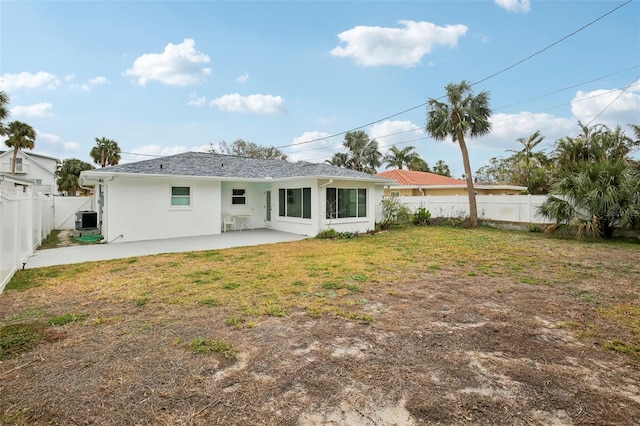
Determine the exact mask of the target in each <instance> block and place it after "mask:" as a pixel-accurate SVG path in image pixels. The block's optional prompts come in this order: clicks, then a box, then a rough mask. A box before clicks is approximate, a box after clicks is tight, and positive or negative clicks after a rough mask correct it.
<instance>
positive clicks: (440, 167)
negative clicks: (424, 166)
mask: <svg viewBox="0 0 640 426" xmlns="http://www.w3.org/2000/svg"><path fill="white" fill-rule="evenodd" d="M433 173H435V174H437V175H441V176H448V177H451V170H450V169H449V166H448V165H447V163H445V162H444V161H442V160H438V162H437V163H436V165H435V167H434V168H433Z"/></svg>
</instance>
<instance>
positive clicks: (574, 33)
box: [471, 0, 633, 86]
mask: <svg viewBox="0 0 640 426" xmlns="http://www.w3.org/2000/svg"><path fill="white" fill-rule="evenodd" d="M632 1H633V0H627V1H626V2H625V3H622V4H621V5H619V6H617V7H615V8H613V9H611V10H610V11H609V12H607V13H605V14H604V15H601V16H599V17H597V18H596V19H594V20H593V21H591V22H589V23H588V24H586V25H583V26H582V27H580V28H578V29H577V30H575V31H574V32H572V33H570V34H568V35H566V36H564V37H562V38H561V39H560V40H558V41H556V42H554V43H551V44H550V45H548V46H547V47H545V48H543V49H540V50H538V51H537V52H535V53H532V54H531V55H529V56H527V57H526V58H524V59H521V60H519V61H518V62H516V63H514V64H513V65H509V66H508V67H506V68H503V69H502V70H500V71H498V72H495V73H493V74H491V75H490V76H488V77H485V78H483V79H482V80H479V81H476V82H475V83H472V84H471V86H475V85H476V84H480V83H482V82H483V81H487V80H489V79H490V78H493V77H496V76H498V75H500V74H502V73H504V72H506V71H509V70H510V69H512V68H515V67H517V66H518V65H520V64H522V63H524V62H526V61H528V60H529V59H532V58H533V57H535V56H538V55H539V54H541V53H543V52H545V51H547V50H549V49H551V48H552V47H553V46H555V45H558V44H560V43H562V42H563V41H565V40H567V39H568V38H570V37H573V36H574V35H576V34H578V33H579V32H580V31H582V30H584V29H586V28H588V27H590V26H591V25H593V24H595V23H596V22H598V21H599V20H601V19H603V18H605V17H607V16H609V15H611V14H612V13H613V12H615V11H616V10H618V9H620V8H621V7H623V6H626V5H628V4H629V3H631V2H632Z"/></svg>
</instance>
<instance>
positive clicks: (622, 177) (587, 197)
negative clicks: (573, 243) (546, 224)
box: [539, 124, 640, 238]
mask: <svg viewBox="0 0 640 426" xmlns="http://www.w3.org/2000/svg"><path fill="white" fill-rule="evenodd" d="M580 127H581V133H580V134H579V135H578V136H577V137H575V138H563V139H560V140H559V141H558V143H557V144H556V153H555V158H556V159H558V161H559V162H560V167H559V170H561V171H562V173H563V176H562V177H561V178H560V180H559V181H558V183H557V185H556V187H555V188H554V190H553V191H552V192H551V195H550V196H549V198H548V200H547V201H546V202H545V203H544V204H543V205H542V206H541V207H540V210H539V212H540V214H542V215H543V216H546V217H548V218H551V219H553V220H555V221H556V223H557V224H558V225H560V227H561V228H573V230H574V231H575V232H576V233H577V234H578V236H582V235H584V234H587V235H593V236H603V237H605V238H610V237H611V236H613V233H614V230H615V228H617V227H626V226H631V227H633V226H638V224H640V173H639V172H638V170H637V169H635V168H634V167H633V166H632V164H633V163H632V161H631V157H630V154H631V153H632V152H633V151H634V150H635V148H636V147H637V143H636V141H635V140H633V139H631V138H629V137H627V136H626V135H625V134H624V132H622V130H621V129H620V128H619V127H617V128H616V129H614V130H611V129H609V128H607V127H605V126H602V125H596V126H594V127H592V128H588V127H586V126H583V125H582V124H580Z"/></svg>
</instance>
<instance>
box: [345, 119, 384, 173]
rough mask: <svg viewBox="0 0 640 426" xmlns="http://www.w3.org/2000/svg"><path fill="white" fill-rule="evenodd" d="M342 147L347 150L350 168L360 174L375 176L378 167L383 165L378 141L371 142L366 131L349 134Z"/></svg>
mask: <svg viewBox="0 0 640 426" xmlns="http://www.w3.org/2000/svg"><path fill="white" fill-rule="evenodd" d="M342 145H343V146H344V147H345V148H347V150H348V152H347V155H348V157H349V162H348V163H349V166H348V167H349V168H350V169H353V170H357V171H359V172H365V173H370V174H374V173H375V172H376V167H380V165H381V164H382V161H381V158H382V154H381V153H380V151H379V150H378V141H376V140H375V139H374V140H370V139H369V135H367V133H366V132H365V131H364V130H355V131H353V132H347V133H346V134H345V135H344V141H343V142H342Z"/></svg>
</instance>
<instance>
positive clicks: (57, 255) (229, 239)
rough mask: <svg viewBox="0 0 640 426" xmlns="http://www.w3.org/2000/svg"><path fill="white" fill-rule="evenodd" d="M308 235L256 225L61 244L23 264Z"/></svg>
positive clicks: (50, 263) (60, 262) (208, 247)
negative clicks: (245, 228) (140, 238)
mask: <svg viewBox="0 0 640 426" xmlns="http://www.w3.org/2000/svg"><path fill="white" fill-rule="evenodd" d="M305 238H309V237H306V236H304V235H298V234H291V233H288V232H281V231H274V230H272V229H255V230H251V231H242V232H239V231H236V232H225V233H222V234H220V235H202V236H197V237H184V238H169V239H162V240H148V241H134V242H129V243H127V242H124V243H110V244H93V245H81V246H70V247H60V248H53V249H46V250H36V252H35V253H34V255H33V256H31V257H30V258H29V259H28V260H27V262H26V264H25V265H24V267H25V269H32V268H41V267H45V266H55V265H68V264H74V263H83V262H95V261H100V260H110V259H122V258H127V257H135V256H148V255H153V254H162V253H182V252H189V251H204V250H217V249H224V248H231V247H246V246H257V245H262V244H273V243H282V242H287V241H298V240H303V239H305Z"/></svg>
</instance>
